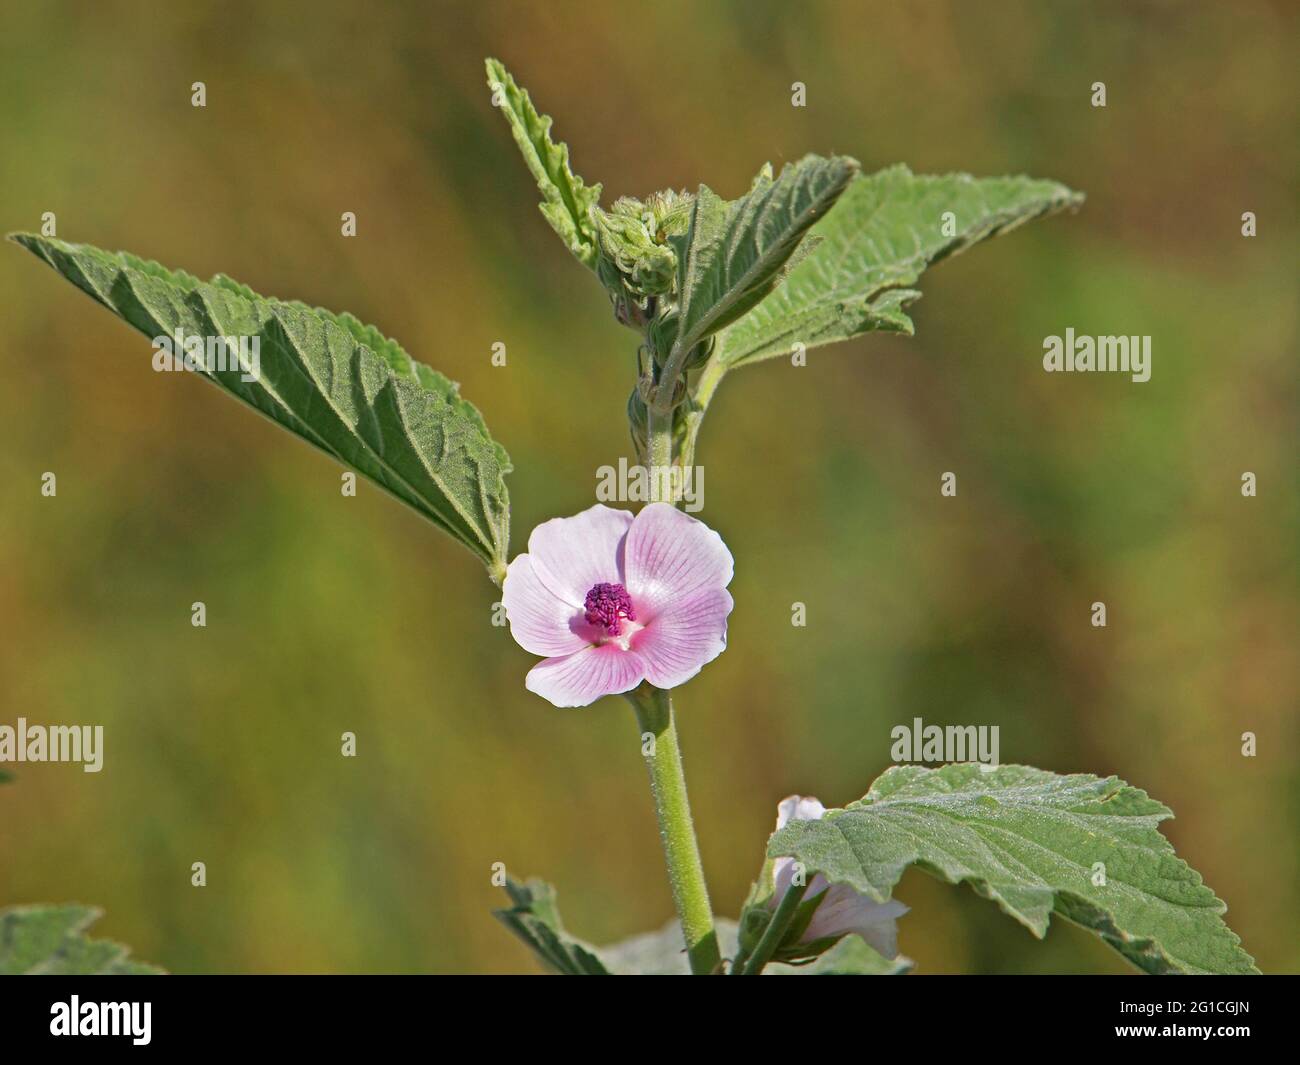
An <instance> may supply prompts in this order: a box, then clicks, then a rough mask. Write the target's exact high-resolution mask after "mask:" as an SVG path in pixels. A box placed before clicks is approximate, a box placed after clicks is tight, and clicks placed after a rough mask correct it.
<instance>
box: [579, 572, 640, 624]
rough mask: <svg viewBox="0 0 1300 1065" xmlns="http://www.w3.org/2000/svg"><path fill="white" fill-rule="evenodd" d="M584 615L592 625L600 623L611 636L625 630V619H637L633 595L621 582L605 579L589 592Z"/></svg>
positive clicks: (584, 604)
mask: <svg viewBox="0 0 1300 1065" xmlns="http://www.w3.org/2000/svg"><path fill="white" fill-rule="evenodd" d="M583 609H584V613H583V617H585V618H586V619H587V622H588V623H589V624H591V625H600V626H602V627H603V628H604V630H605V631H606V632H607V633H609V635H610V636H617V635H619V634H620V633H621V632H622V631H623V620H624V619H626V620H628V621H636V611H635V610H633V609H632V597H631V596H630V595H628V594H627V589H626V588H624V587H623V586H622V585H621V584H606V583H604V582H603V581H602V582H601V583H600V584H597V585H595V586H594V587H593V588H592V589H591V591H589V592H588V593H587V599H586V602H584V603H583Z"/></svg>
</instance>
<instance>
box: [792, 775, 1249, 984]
mask: <svg viewBox="0 0 1300 1065" xmlns="http://www.w3.org/2000/svg"><path fill="white" fill-rule="evenodd" d="M1172 816H1173V815H1172V813H1171V812H1170V811H1169V810H1168V809H1167V808H1166V807H1165V806H1163V805H1161V804H1160V803H1158V802H1156V801H1155V800H1154V799H1151V798H1150V797H1148V796H1147V794H1146V792H1144V791H1140V790H1139V789H1137V788H1134V787H1130V786H1129V785H1128V784H1125V783H1124V782H1123V781H1122V780H1119V779H1117V778H1116V777H1108V778H1106V779H1100V778H1098V777H1095V776H1090V775H1086V774H1074V775H1070V776H1060V775H1058V774H1056V773H1049V772H1046V771H1044V770H1041V769H1031V768H1029V767H1027V766H1011V765H1007V766H999V767H998V768H996V769H994V770H992V771H989V772H985V771H983V769H982V768H981V767H980V766H978V765H973V764H969V763H964V764H959V765H947V766H943V767H942V768H940V769H925V768H922V767H920V766H895V767H894V768H892V769H889V770H887V771H886V772H885V773H884V774H882V775H881V777H880V778H879V779H878V780H877V781H876V782H875V783H874V784H873V785H872V786H871V790H870V791H869V792H867V794H866V796H865V797H864V798H863V799H861V800H860V801H859V802H855V803H850V804H849V805H848V806H847V807H845V808H844V809H842V810H829V811H827V813H826V816H825V817H823V818H822V819H821V820H818V821H792V822H790V823H789V824H788V825H786V827H785V828H783V829H781V831H779V832H777V833H776V834H774V835H773V836H772V839H771V841H770V843H769V845H768V851H767V853H768V856H769V857H787V856H788V857H792V858H796V859H798V860H799V861H801V862H803V863H804V865H806V866H807V868H808V869H809V871H810V872H818V873H821V874H822V875H823V876H824V877H826V879H827V880H829V881H832V882H836V883H839V882H843V883H847V884H850V885H851V886H852V887H853V888H854V890H856V891H859V892H862V893H863V894H865V895H868V896H870V897H871V898H874V899H876V900H877V901H879V902H884V901H885V900H886V899H888V898H889V895H890V892H891V891H892V890H893V887H894V885H895V884H897V883H898V881H899V878H900V877H902V875H903V871H904V870H905V869H906V868H907V867H908V866H909V865H916V866H918V867H919V868H921V869H924V870H925V871H926V872H929V873H932V874H933V875H935V876H937V877H939V878H940V879H942V880H946V881H948V882H949V883H960V882H963V881H964V882H968V883H970V885H971V886H972V887H973V888H974V890H975V892H976V894H978V895H980V896H982V897H983V898H988V899H993V900H994V901H995V902H997V904H998V905H999V907H1001V909H1002V910H1003V912H1004V913H1007V914H1009V915H1011V916H1012V917H1014V918H1015V919H1016V920H1018V921H1019V922H1020V923H1021V924H1023V925H1024V926H1025V927H1026V928H1028V929H1029V930H1030V931H1031V932H1033V934H1034V935H1035V936H1038V937H1039V938H1042V937H1043V936H1044V935H1045V934H1046V932H1047V925H1048V921H1049V920H1050V918H1051V915H1052V913H1053V912H1055V913H1057V914H1060V915H1061V916H1062V917H1064V918H1066V919H1067V920H1069V921H1073V922H1074V923H1075V924H1079V925H1082V926H1083V927H1084V928H1087V929H1090V930H1091V931H1093V932H1096V933H1097V934H1098V935H1099V936H1101V938H1102V939H1103V940H1105V942H1107V943H1108V944H1110V946H1112V947H1114V948H1115V949H1116V950H1117V951H1119V952H1120V954H1122V955H1123V956H1124V957H1125V958H1127V959H1128V960H1129V961H1131V962H1132V963H1133V964H1134V965H1136V966H1137V967H1138V968H1140V969H1143V970H1145V971H1146V972H1149V973H1251V972H1255V971H1256V970H1255V968H1254V962H1253V960H1252V959H1251V957H1250V955H1248V954H1247V953H1246V952H1245V951H1243V950H1242V949H1241V946H1240V943H1241V941H1240V940H1239V939H1238V938H1237V936H1236V935H1235V934H1234V933H1233V932H1232V930H1231V929H1229V928H1228V926H1227V925H1226V924H1224V922H1223V919H1222V917H1221V916H1220V915H1221V914H1223V913H1224V912H1225V910H1226V909H1227V907H1226V906H1225V905H1224V904H1223V903H1222V902H1221V901H1220V900H1219V899H1217V898H1216V897H1215V895H1214V892H1213V891H1211V890H1210V889H1209V887H1207V886H1206V885H1205V883H1204V882H1203V881H1202V880H1201V877H1200V874H1199V873H1197V872H1196V871H1195V870H1194V869H1192V868H1191V867H1190V866H1188V865H1187V864H1186V863H1185V862H1184V861H1182V860H1181V859H1180V858H1178V857H1177V856H1176V855H1175V854H1174V849H1173V846H1172V845H1171V844H1170V843H1169V841H1168V840H1167V839H1165V837H1164V836H1162V835H1161V834H1160V832H1159V829H1158V827H1157V826H1158V825H1159V823H1160V821H1161V820H1163V819H1164V818H1166V817H1172ZM1097 863H1101V865H1100V867H1099V866H1098V864H1097ZM1099 868H1100V869H1101V870H1102V871H1103V872H1104V879H1105V883H1104V885H1098V884H1095V883H1094V878H1095V876H1096V871H1097V870H1098V869H1099Z"/></svg>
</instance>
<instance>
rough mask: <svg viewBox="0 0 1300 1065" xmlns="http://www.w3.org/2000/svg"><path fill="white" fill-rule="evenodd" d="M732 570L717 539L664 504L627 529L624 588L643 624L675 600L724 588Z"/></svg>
mask: <svg viewBox="0 0 1300 1065" xmlns="http://www.w3.org/2000/svg"><path fill="white" fill-rule="evenodd" d="M733 571H734V563H733V562H732V558H731V552H730V551H728V550H727V545H726V544H724V543H723V542H722V537H721V536H719V535H718V534H717V533H715V532H714V531H713V530H712V529H710V528H709V527H708V526H707V525H705V524H704V522H702V521H699V520H698V519H696V518H692V517H691V516H690V515H689V514H685V513H683V512H682V511H680V510H677V509H675V508H674V507H672V506H670V505H669V504H667V503H651V504H650V505H649V506H647V507H645V508H643V509H642V510H641V512H640V513H639V514H637V516H636V520H635V521H633V522H632V528H631V529H630V530H629V531H628V534H627V580H626V581H625V582H624V584H625V585H626V587H627V590H628V592H629V593H630V594H631V596H632V601H633V602H634V603H635V604H636V608H637V620H638V621H641V622H642V623H643V624H644V623H645V622H647V621H649V620H650V619H651V618H653V617H654V616H655V615H656V614H657V613H658V612H659V611H660V610H662V609H663V608H664V607H665V606H667V605H668V604H670V603H672V602H674V601H682V600H686V599H690V598H693V597H694V596H695V595H696V593H698V592H701V591H705V590H709V589H718V588H725V587H726V586H727V585H728V584H729V583H730V582H731V576H732V573H733ZM642 614H644V617H643V616H642ZM720 649H721V648H719V650H720ZM652 683H654V682H652Z"/></svg>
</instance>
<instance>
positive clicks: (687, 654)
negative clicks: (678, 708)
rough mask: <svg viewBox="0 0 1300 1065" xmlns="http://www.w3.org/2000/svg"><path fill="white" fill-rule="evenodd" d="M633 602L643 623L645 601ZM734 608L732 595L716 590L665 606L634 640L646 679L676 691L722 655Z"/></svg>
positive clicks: (722, 589)
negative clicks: (728, 616) (728, 624)
mask: <svg viewBox="0 0 1300 1065" xmlns="http://www.w3.org/2000/svg"><path fill="white" fill-rule="evenodd" d="M635 528H636V527H635V526H633V531H635ZM633 601H634V602H635V603H636V609H637V620H638V621H640V620H641V617H642V613H641V612H642V601H641V600H640V599H634V600H633ZM732 606H733V602H732V598H731V593H730V592H728V591H727V590H726V589H725V588H714V589H709V590H705V591H697V592H696V593H695V595H694V596H693V597H692V598H690V599H686V600H684V601H674V602H671V603H669V604H666V605H664V606H663V607H661V608H660V609H659V610H658V611H657V612H656V613H655V614H654V615H653V616H652V617H651V618H650V619H649V623H648V624H647V625H646V627H645V628H643V629H641V630H640V631H638V632H637V633H635V634H634V635H633V637H632V641H631V645H632V650H634V651H636V652H637V653H638V654H640V655H641V658H642V661H643V662H644V663H645V676H646V680H648V681H649V682H650V683H651V684H653V685H654V686H655V687H656V688H675V687H677V686H678V685H679V684H685V683H686V682H687V681H688V680H690V679H691V677H693V676H695V674H696V673H698V672H699V671H700V669H701V668H702V667H703V666H705V665H707V664H708V663H709V662H712V661H713V660H714V659H715V658H717V657H718V655H720V654H722V652H723V650H725V648H726V646H727V615H728V614H730V613H731V608H732Z"/></svg>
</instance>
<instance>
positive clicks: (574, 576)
mask: <svg viewBox="0 0 1300 1065" xmlns="http://www.w3.org/2000/svg"><path fill="white" fill-rule="evenodd" d="M631 524H632V513H631V511H627V510H615V509H614V508H612V507H607V506H603V505H602V504H600V503H597V504H596V505H595V506H594V507H589V508H588V509H586V510H584V511H583V512H582V513H581V514H575V515H574V516H573V517H571V518H552V519H551V520H550V521H544V522H542V524H541V525H539V526H537V528H536V529H534V530H533V534H532V535H531V536H530V537H528V554H529V555H530V556H531V558H532V560H533V572H534V573H536V574H537V579H538V580H540V581H541V582H542V583H543V584H544V585H546V587H547V588H549V589H550V590H551V591H552V592H554V593H555V594H556V595H558V596H559V597H560V598H561V599H563V600H564V601H565V602H566V603H569V604H571V605H573V606H577V607H581V606H582V604H583V600H584V599H586V597H587V593H588V592H589V591H590V590H591V589H592V587H593V586H594V585H597V584H600V583H601V582H602V581H603V582H608V583H610V584H626V583H627V582H626V580H625V578H624V576H623V541H624V538H625V537H626V536H627V531H628V528H629V526H631ZM507 609H509V608H507Z"/></svg>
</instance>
